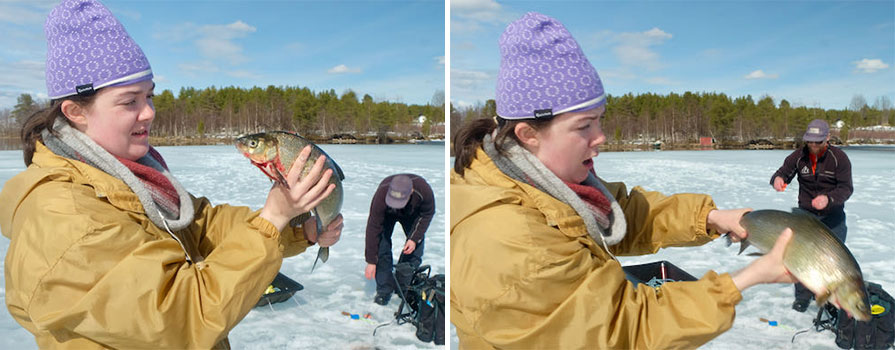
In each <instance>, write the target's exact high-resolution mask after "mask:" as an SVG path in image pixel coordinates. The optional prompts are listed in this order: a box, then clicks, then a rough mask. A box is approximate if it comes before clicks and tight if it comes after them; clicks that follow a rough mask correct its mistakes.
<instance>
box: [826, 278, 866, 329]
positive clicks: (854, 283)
mask: <svg viewBox="0 0 895 350" xmlns="http://www.w3.org/2000/svg"><path fill="white" fill-rule="evenodd" d="M833 296H834V297H835V301H836V302H838V303H839V306H840V307H842V308H843V309H844V310H845V311H847V312H848V313H849V314H851V315H852V317H854V318H855V319H857V320H858V321H865V322H866V321H870V298H869V297H868V296H867V289H866V288H865V287H864V281H863V279H860V278H850V279H848V280H847V281H845V282H843V283H841V284H840V285H838V286H837V287H836V288H835V290H834V291H833Z"/></svg>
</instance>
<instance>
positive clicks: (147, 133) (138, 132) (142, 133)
mask: <svg viewBox="0 0 895 350" xmlns="http://www.w3.org/2000/svg"><path fill="white" fill-rule="evenodd" d="M148 135H149V130H141V131H137V132H132V133H131V136H137V137H143V136H148Z"/></svg>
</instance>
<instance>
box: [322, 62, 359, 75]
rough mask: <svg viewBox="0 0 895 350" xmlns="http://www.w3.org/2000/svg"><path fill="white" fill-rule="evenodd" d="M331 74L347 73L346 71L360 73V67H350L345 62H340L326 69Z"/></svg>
mask: <svg viewBox="0 0 895 350" xmlns="http://www.w3.org/2000/svg"><path fill="white" fill-rule="evenodd" d="M326 72H327V73H330V74H345V73H360V72H361V70H360V68H349V67H348V66H346V65H344V64H340V65H338V66H335V67H332V68H330V69H329V70H327V71H326Z"/></svg>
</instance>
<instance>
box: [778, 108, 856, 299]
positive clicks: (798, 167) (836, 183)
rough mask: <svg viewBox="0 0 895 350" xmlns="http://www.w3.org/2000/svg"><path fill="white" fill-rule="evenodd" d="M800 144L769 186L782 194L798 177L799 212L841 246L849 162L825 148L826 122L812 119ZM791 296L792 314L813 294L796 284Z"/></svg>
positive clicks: (840, 153) (849, 185) (827, 137)
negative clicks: (825, 229)
mask: <svg viewBox="0 0 895 350" xmlns="http://www.w3.org/2000/svg"><path fill="white" fill-rule="evenodd" d="M802 140H804V141H805V146H803V147H801V148H798V149H796V150H795V152H793V153H792V154H790V155H789V156H787V157H786V160H784V161H783V166H781V167H780V169H777V172H775V173H774V176H772V177H771V185H772V186H774V189H775V190H777V191H778V192H782V191H783V190H784V189H786V185H787V184H788V183H789V182H790V181H792V178H793V177H795V176H796V175H798V176H799V209H801V210H802V211H805V212H808V213H810V214H812V215H815V216H817V218H818V219H820V221H821V222H823V223H824V224H825V225H827V227H829V228H830V230H831V231H833V233H834V234H835V235H836V237H838V238H839V240H841V241H842V242H843V243H844V242H845V236H846V231H847V228H846V226H845V201H846V200H848V197H850V196H851V194H852V191H853V190H854V189H853V187H852V178H851V162H850V161H849V159H848V156H846V155H845V152H843V151H842V150H841V149H839V148H837V147H834V146H832V145H830V144H829V141H830V125H829V124H827V122H826V121H823V120H821V119H815V120H812V121H811V123H808V130H807V131H805V135H804V136H803V137H802ZM795 295H796V300H795V301H794V302H793V304H792V308H793V310H796V311H798V312H804V311H805V309H807V308H808V303H809V302H810V300H811V298H812V297H813V296H814V295H813V293H812V292H811V291H809V290H808V289H806V288H805V286H803V285H802V284H801V283H796V286H795Z"/></svg>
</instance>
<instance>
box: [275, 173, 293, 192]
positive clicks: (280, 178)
mask: <svg viewBox="0 0 895 350" xmlns="http://www.w3.org/2000/svg"><path fill="white" fill-rule="evenodd" d="M273 172H274V174H276V175H277V180H276V181H277V182H279V183H280V184H281V185H283V186H284V187H286V189H287V190H288V189H289V184H288V183H286V178H285V177H283V173H281V172H280V171H279V170H277V169H274V170H273Z"/></svg>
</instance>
